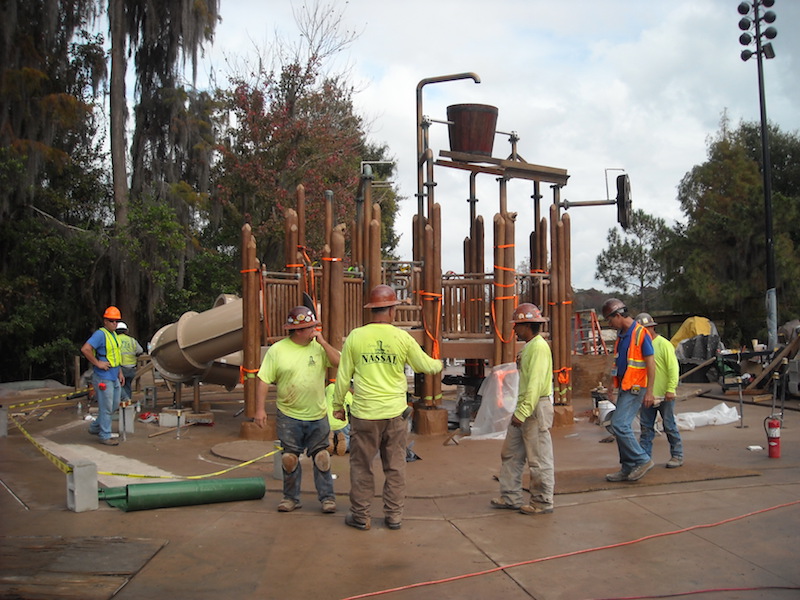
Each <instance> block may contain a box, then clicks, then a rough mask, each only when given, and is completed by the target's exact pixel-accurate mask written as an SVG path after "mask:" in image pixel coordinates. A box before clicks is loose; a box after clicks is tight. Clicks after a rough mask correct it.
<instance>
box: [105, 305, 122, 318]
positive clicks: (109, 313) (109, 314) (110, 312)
mask: <svg viewBox="0 0 800 600" xmlns="http://www.w3.org/2000/svg"><path fill="white" fill-rule="evenodd" d="M103 318H104V319H117V320H120V319H122V315H121V314H120V312H119V309H118V308H117V307H116V306H109V307H108V308H107V309H106V312H104V313H103Z"/></svg>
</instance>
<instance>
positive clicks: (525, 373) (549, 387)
mask: <svg viewBox="0 0 800 600" xmlns="http://www.w3.org/2000/svg"><path fill="white" fill-rule="evenodd" d="M511 321H512V322H513V323H514V333H515V334H516V336H517V340H518V341H520V342H525V346H524V347H523V348H522V351H521V352H520V353H519V356H517V368H518V369H519V391H518V393H517V406H516V408H515V410H514V414H513V415H511V422H510V423H509V425H508V431H507V432H506V439H505V442H503V449H502V450H501V451H500V458H501V460H502V465H501V467H500V494H501V495H500V497H499V498H493V499H492V501H491V505H492V506H493V507H494V508H510V509H519V511H520V512H521V513H523V514H526V515H544V514H549V513H552V512H553V492H554V490H555V467H554V464H553V440H552V439H551V437H550V429H551V428H552V427H553V412H554V411H553V354H552V352H551V351H550V346H548V344H547V342H546V341H545V339H544V338H543V337H542V336H541V335H540V333H539V330H540V328H541V326H542V323H545V322H547V321H549V319H548V318H547V317H543V316H542V313H541V311H540V310H539V308H538V307H537V306H536V305H535V304H530V303H527V302H525V303H522V304H520V305H519V306H518V307H517V308H516V309H515V310H514V314H513V316H512V318H511ZM526 462H527V463H528V469H529V470H530V476H531V483H530V493H531V498H530V502H529V503H528V504H523V493H522V473H523V470H524V468H525V463H526Z"/></svg>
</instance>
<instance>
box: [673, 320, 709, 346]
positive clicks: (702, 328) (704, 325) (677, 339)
mask: <svg viewBox="0 0 800 600" xmlns="http://www.w3.org/2000/svg"><path fill="white" fill-rule="evenodd" d="M696 335H711V321H709V320H708V319H706V318H705V317H689V318H688V319H686V320H685V321H684V322H683V325H681V328H680V329H678V331H677V332H675V335H673V336H672V339H671V340H670V342H672V345H673V346H675V347H676V348H677V347H678V344H680V343H681V342H682V341H683V340H688V339H689V338H693V337H694V336H696Z"/></svg>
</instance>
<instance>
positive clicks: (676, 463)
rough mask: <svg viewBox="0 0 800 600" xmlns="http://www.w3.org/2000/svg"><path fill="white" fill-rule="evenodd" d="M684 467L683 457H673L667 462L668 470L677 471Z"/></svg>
mask: <svg viewBox="0 0 800 600" xmlns="http://www.w3.org/2000/svg"><path fill="white" fill-rule="evenodd" d="M682 466H683V457H682V456H673V457H672V458H670V459H669V460H668V461H667V468H668V469H677V468H678V467H682Z"/></svg>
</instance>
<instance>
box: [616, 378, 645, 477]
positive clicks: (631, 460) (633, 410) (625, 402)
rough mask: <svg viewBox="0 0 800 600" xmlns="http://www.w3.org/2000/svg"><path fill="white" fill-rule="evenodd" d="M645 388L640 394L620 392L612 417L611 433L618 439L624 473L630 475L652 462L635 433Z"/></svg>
mask: <svg viewBox="0 0 800 600" xmlns="http://www.w3.org/2000/svg"><path fill="white" fill-rule="evenodd" d="M643 398H644V388H642V389H640V390H639V392H638V393H634V392H632V391H630V390H619V394H618V395H617V407H616V409H614V412H613V414H612V415H611V431H612V432H613V433H614V436H615V437H616V438H617V450H619V462H620V464H621V465H622V471H623V472H625V473H629V472H631V471H633V469H634V468H636V467H637V466H639V465H643V464H644V463H646V462H647V461H649V460H650V455H649V454H648V453H647V452H645V451H644V449H642V446H641V445H640V444H639V441H638V440H637V439H636V435H635V434H634V433H633V420H634V419H635V418H636V415H637V413H638V412H639V408H640V407H641V406H642V399H643Z"/></svg>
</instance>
